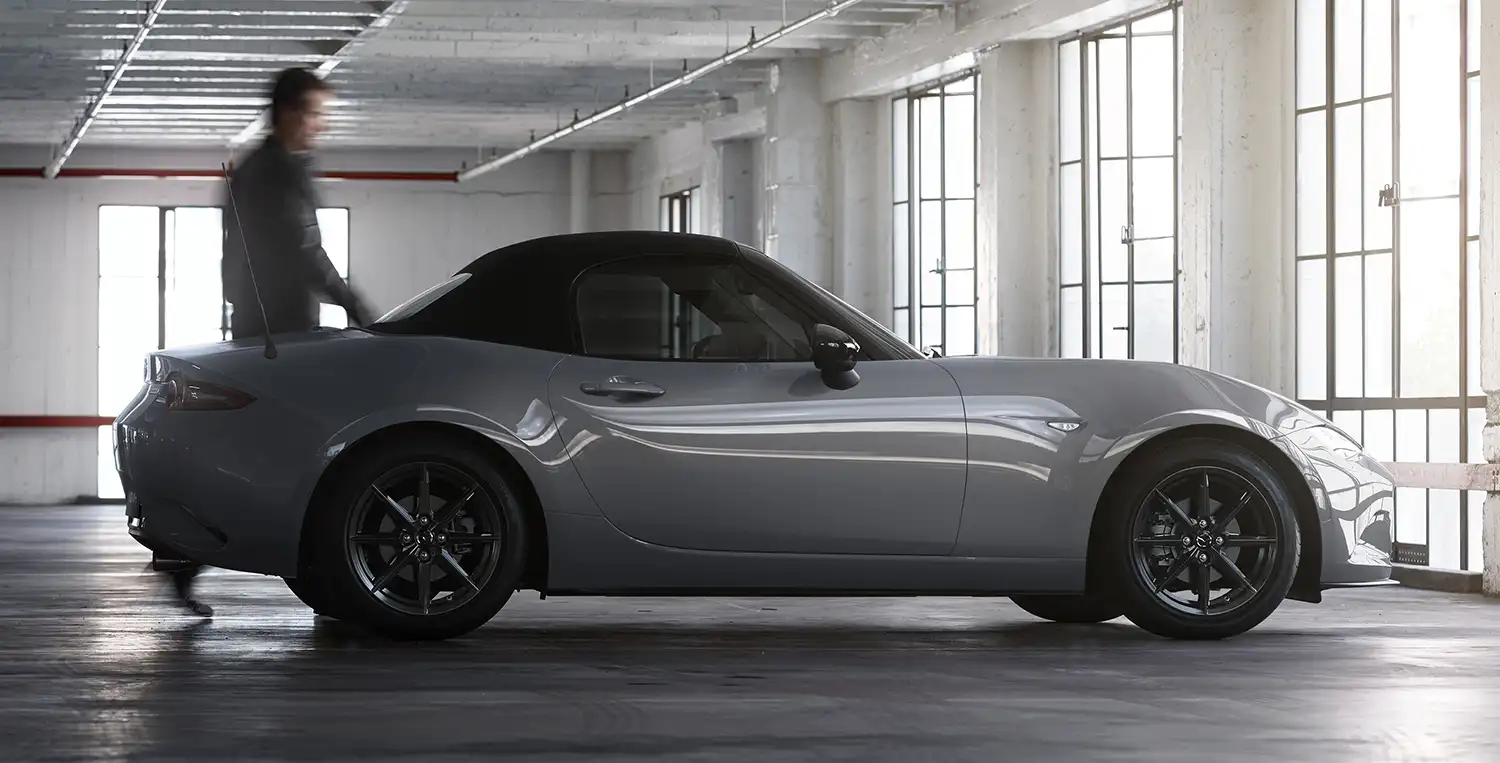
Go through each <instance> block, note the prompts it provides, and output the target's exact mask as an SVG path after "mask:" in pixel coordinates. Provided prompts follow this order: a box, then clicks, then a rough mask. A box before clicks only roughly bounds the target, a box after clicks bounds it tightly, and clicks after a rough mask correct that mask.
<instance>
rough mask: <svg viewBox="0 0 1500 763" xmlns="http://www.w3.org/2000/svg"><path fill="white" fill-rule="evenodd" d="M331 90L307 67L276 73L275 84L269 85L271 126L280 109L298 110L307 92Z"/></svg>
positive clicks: (279, 113) (301, 106)
mask: <svg viewBox="0 0 1500 763" xmlns="http://www.w3.org/2000/svg"><path fill="white" fill-rule="evenodd" d="M332 90H333V87H332V86H330V85H329V84H328V83H327V82H324V81H323V80H322V79H320V78H319V77H318V75H316V74H313V73H312V72H310V71H308V70H307V69H303V68H300V67H292V68H290V69H283V70H282V71H281V73H280V74H278V75H276V84H274V85H272V86H271V126H272V127H274V126H276V121H277V119H278V118H279V117H280V116H281V112H282V111H286V110H290V111H300V110H301V109H302V108H303V107H304V106H305V105H306V103H307V96H308V94H309V93H313V92H317V91H323V92H331V91H332Z"/></svg>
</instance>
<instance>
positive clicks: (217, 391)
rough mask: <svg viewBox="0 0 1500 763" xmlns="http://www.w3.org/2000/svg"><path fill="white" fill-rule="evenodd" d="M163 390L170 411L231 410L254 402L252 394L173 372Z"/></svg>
mask: <svg viewBox="0 0 1500 763" xmlns="http://www.w3.org/2000/svg"><path fill="white" fill-rule="evenodd" d="M163 392H164V393H165V395H166V398H167V410H170V411H232V410H235V409H237V408H244V407H245V406H247V405H249V404H251V403H253V402H255V398H254V397H253V396H251V395H250V394H248V393H245V392H241V391H240V390H237V389H234V388H233V387H226V386H224V385H222V384H210V383H209V382H205V381H199V380H197V379H189V378H187V377H185V376H183V375H181V374H175V373H174V374H172V375H171V376H169V377H167V381H166V385H165V386H164V388H163Z"/></svg>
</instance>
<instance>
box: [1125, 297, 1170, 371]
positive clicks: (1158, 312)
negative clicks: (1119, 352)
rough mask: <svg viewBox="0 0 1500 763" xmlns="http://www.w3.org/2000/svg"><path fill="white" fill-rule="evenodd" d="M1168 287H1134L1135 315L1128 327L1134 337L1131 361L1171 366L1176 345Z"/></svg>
mask: <svg viewBox="0 0 1500 763" xmlns="http://www.w3.org/2000/svg"><path fill="white" fill-rule="evenodd" d="M1173 299H1174V298H1173V288H1172V284H1144V285H1140V286H1136V287H1135V316H1134V319H1133V320H1132V321H1131V327H1132V329H1133V331H1134V334H1135V358H1136V359H1137V360H1159V361H1162V362H1164V363H1171V362H1172V360H1173V354H1174V353H1173V350H1174V349H1175V345H1176V343H1177V341H1176V340H1177V332H1176V331H1175V330H1173V327H1172V313H1173V304H1172V303H1173Z"/></svg>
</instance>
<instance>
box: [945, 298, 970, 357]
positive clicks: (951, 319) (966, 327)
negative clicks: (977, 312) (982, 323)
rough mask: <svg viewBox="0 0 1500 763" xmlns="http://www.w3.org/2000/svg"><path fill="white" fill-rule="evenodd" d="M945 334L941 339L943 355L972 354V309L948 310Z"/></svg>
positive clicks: (958, 308)
mask: <svg viewBox="0 0 1500 763" xmlns="http://www.w3.org/2000/svg"><path fill="white" fill-rule="evenodd" d="M947 332H948V333H947V334H946V335H945V336H944V337H943V354H945V355H973V354H974V332H975V324H974V308H972V307H950V308H948V327H947Z"/></svg>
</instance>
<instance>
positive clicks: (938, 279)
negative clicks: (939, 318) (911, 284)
mask: <svg viewBox="0 0 1500 763" xmlns="http://www.w3.org/2000/svg"><path fill="white" fill-rule="evenodd" d="M921 225H922V237H921V239H920V240H921V242H922V244H921V250H920V255H921V256H920V262H921V267H922V294H921V299H922V304H923V305H940V304H942V303H943V275H942V267H943V262H942V257H943V202H941V201H924V202H922V221H921Z"/></svg>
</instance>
